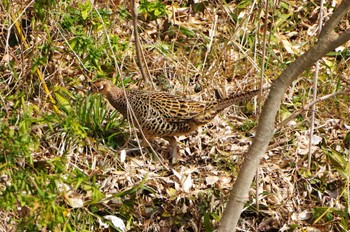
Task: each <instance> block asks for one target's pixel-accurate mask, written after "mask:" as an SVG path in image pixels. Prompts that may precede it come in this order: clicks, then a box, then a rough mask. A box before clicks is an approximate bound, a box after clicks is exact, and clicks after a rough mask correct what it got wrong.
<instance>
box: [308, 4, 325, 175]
mask: <svg viewBox="0 0 350 232" xmlns="http://www.w3.org/2000/svg"><path fill="white" fill-rule="evenodd" d="M322 23H323V0H321V2H320V17H319V21H318V32H321V31H322ZM318 34H319V33H318ZM319 67H320V61H319V60H318V61H317V62H316V67H315V75H314V81H313V82H314V86H313V94H312V100H313V101H315V100H316V98H317V80H318V72H319V71H318V70H319ZM315 111H316V104H313V105H312V109H311V120H310V133H309V151H308V169H309V170H310V168H311V158H312V150H311V147H312V146H311V144H312V137H313V134H314V127H315Z"/></svg>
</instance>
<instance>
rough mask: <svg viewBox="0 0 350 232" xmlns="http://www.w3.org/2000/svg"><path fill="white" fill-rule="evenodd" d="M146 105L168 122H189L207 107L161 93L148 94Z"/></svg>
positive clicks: (203, 103) (200, 103)
mask: <svg viewBox="0 0 350 232" xmlns="http://www.w3.org/2000/svg"><path fill="white" fill-rule="evenodd" d="M146 102H147V101H146ZM146 104H147V103H146ZM148 104H149V105H150V106H151V107H152V108H154V109H155V110H157V111H158V112H160V114H161V115H162V116H163V118H164V119H166V120H167V121H168V122H184V121H187V120H190V119H192V118H194V117H196V116H197V115H199V114H201V113H202V112H203V111H205V109H206V107H207V103H206V102H198V101H194V100H190V99H183V98H181V97H178V96H174V95H170V94H167V93H163V92H152V93H148Z"/></svg>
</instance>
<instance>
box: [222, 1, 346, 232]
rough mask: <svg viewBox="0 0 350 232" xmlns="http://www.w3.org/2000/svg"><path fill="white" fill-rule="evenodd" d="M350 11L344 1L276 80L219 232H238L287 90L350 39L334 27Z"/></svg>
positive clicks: (232, 191) (233, 189)
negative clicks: (315, 40)
mask: <svg viewBox="0 0 350 232" xmlns="http://www.w3.org/2000/svg"><path fill="white" fill-rule="evenodd" d="M349 9H350V0H344V1H343V2H342V3H341V4H340V5H339V6H338V7H337V8H336V10H335V11H334V13H333V15H332V16H331V18H330V19H329V21H328V22H326V24H325V25H324V28H323V30H322V32H321V33H320V36H319V40H318V42H316V43H315V45H314V46H312V47H311V48H310V50H309V51H307V52H305V53H304V54H303V55H301V56H300V57H299V58H298V59H296V60H295V61H294V62H293V63H291V64H290V65H289V66H288V67H287V68H286V69H285V70H284V71H283V72H282V73H281V75H280V76H279V77H278V78H277V79H276V80H275V81H273V83H272V85H271V91H270V94H269V96H268V98H267V100H266V102H265V104H264V107H263V109H262V113H261V116H260V119H259V123H258V126H257V133H256V137H255V138H254V140H253V143H252V145H251V146H250V148H249V150H248V153H247V156H246V157H245V160H244V163H243V165H242V167H241V169H240V172H239V174H238V177H237V180H236V183H235V184H234V186H233V188H232V190H231V194H230V197H229V201H228V203H227V206H226V209H225V211H224V214H223V216H222V219H221V222H220V225H219V228H218V231H224V232H226V231H235V229H236V225H237V222H238V219H239V217H240V214H241V211H242V209H243V204H244V201H245V199H247V197H248V192H249V189H250V186H251V183H252V181H253V178H254V175H255V171H256V170H257V168H258V166H259V162H260V158H261V157H262V155H263V154H264V153H265V151H266V149H267V147H268V144H269V142H270V140H271V138H272V136H273V134H274V131H275V118H276V114H277V111H278V109H279V107H280V105H281V101H282V99H283V96H284V94H285V92H286V89H287V88H288V87H289V86H290V85H291V83H292V82H293V81H294V80H295V79H297V77H298V76H299V75H300V74H301V73H302V72H303V71H304V70H306V69H307V68H309V67H311V66H312V65H313V64H314V63H315V62H316V61H317V60H319V59H320V58H322V57H323V56H325V55H326V54H327V53H328V52H330V51H333V50H334V49H335V48H337V47H339V46H340V45H342V44H343V43H344V42H346V41H348V40H349V39H350V35H349V33H348V32H343V34H341V35H338V34H337V33H336V32H335V31H334V28H335V27H336V26H337V25H338V23H339V21H340V20H341V19H342V18H343V16H344V15H345V14H346V13H347V12H348V11H349Z"/></svg>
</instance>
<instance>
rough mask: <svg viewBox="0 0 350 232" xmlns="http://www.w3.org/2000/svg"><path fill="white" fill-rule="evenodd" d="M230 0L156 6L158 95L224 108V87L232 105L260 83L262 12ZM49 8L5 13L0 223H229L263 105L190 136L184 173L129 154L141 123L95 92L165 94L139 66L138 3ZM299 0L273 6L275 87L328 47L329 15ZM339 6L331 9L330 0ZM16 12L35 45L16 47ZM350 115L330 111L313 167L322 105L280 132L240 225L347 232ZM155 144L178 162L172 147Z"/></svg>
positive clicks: (327, 78) (323, 78)
mask: <svg viewBox="0 0 350 232" xmlns="http://www.w3.org/2000/svg"><path fill="white" fill-rule="evenodd" d="M49 3H52V5H50V4H49ZM217 3H218V4H214V3H210V2H199V3H196V4H192V5H188V4H187V3H185V2H183V1H176V2H174V3H173V5H170V3H168V4H166V3H164V5H162V6H163V7H165V9H166V14H164V15H160V16H158V18H157V19H156V20H150V19H149V18H148V17H150V16H149V15H152V9H153V8H150V9H149V15H145V14H143V13H140V20H139V27H140V28H139V29H140V36H141V38H142V40H141V43H142V46H143V52H144V56H145V58H146V60H147V65H148V69H149V71H150V74H151V76H152V81H153V83H154V84H155V86H156V89H157V90H158V91H167V92H170V93H173V94H178V95H182V96H184V97H188V98H193V99H198V100H210V99H214V98H215V91H218V92H219V93H220V94H222V95H223V96H225V95H228V94H230V93H234V92H236V91H244V90H247V89H252V88H257V87H259V74H260V66H261V63H262V57H261V54H262V50H261V49H262V46H261V40H262V33H263V31H262V28H263V25H262V23H263V22H264V19H263V16H262V15H263V14H262V9H263V6H260V5H256V3H255V2H253V3H252V2H250V1H243V2H241V3H240V4H239V5H237V4H236V3H234V2H230V3H225V2H223V1H217ZM245 3H246V5H244V4H245ZM41 4H42V7H38V6H37V5H34V4H33V2H26V3H23V2H21V1H17V2H16V1H11V3H6V2H4V3H1V5H0V7H1V9H2V10H1V11H0V18H1V19H2V20H1V25H0V26H1V29H0V30H1V38H2V39H1V40H0V60H1V61H0V118H1V120H0V139H1V141H0V151H1V156H0V162H1V164H0V173H1V175H0V193H1V198H2V199H1V200H0V202H2V203H0V206H1V211H0V214H1V215H2V216H1V220H0V221H1V223H0V230H3V231H11V230H15V228H17V230H25V229H26V230H28V231H38V230H41V231H46V230H56V231H58V230H72V231H73V230H74V231H83V230H88V231H99V230H101V231H102V230H107V229H104V228H103V227H102V223H99V220H102V221H104V222H107V223H109V226H110V227H113V225H112V224H111V222H109V221H108V220H106V219H105V218H104V216H106V215H115V216H117V217H119V218H121V219H122V220H123V221H124V223H125V225H126V227H127V229H128V230H131V231H141V230H142V231H165V230H166V229H169V228H171V229H172V231H211V230H214V229H215V228H216V227H217V225H218V221H219V219H220V217H221V215H222V212H223V209H224V207H225V202H226V199H227V197H228V191H229V190H230V188H231V186H232V184H233V183H234V181H235V176H236V174H237V172H238V170H239V168H240V164H241V162H242V159H243V158H244V152H245V151H246V149H247V147H248V146H249V144H250V140H251V137H253V136H254V127H255V125H256V122H257V117H258V115H255V114H254V112H255V106H254V104H253V103H248V104H247V105H243V106H241V107H232V108H230V109H228V110H226V111H225V112H224V113H223V114H221V115H220V116H218V117H217V118H216V119H215V120H214V121H213V122H212V123H210V124H208V125H207V126H205V127H203V128H201V129H200V130H198V131H197V132H195V133H193V134H191V135H190V136H188V137H180V138H179V139H178V141H179V145H180V148H181V149H180V153H181V156H182V159H181V160H180V161H179V163H178V164H176V165H174V166H168V168H165V167H164V166H162V165H160V164H159V161H157V159H156V158H155V156H154V155H152V153H150V152H149V151H146V152H144V153H143V154H142V155H140V154H129V155H127V156H126V157H124V156H123V151H122V150H123V149H124V147H123V145H124V144H125V143H126V142H127V141H128V139H131V140H133V139H134V135H133V133H131V132H130V131H129V128H130V127H129V126H128V123H127V122H125V121H123V120H122V119H121V118H120V115H119V114H118V113H115V112H113V109H111V107H110V106H109V105H108V104H107V103H106V102H104V101H103V100H101V99H100V98H98V97H96V96H91V95H90V93H88V92H87V91H86V90H85V88H86V86H87V83H88V82H89V81H91V80H95V79H96V78H99V77H108V78H113V79H115V80H116V81H117V83H118V84H119V85H122V83H123V84H125V85H126V87H127V88H128V87H135V86H136V87H139V88H144V89H151V88H152V87H151V86H148V85H145V83H143V82H142V77H141V76H140V74H139V71H138V67H137V63H136V62H137V60H136V56H135V51H134V43H133V37H132V30H131V29H132V28H131V26H130V25H131V16H130V15H129V13H128V10H127V9H128V7H129V5H128V4H129V2H128V1H118V3H112V2H109V1H96V2H95V5H93V6H91V5H89V4H88V1H87V2H80V1H69V2H65V3H64V2H60V1H47V2H42V3H41ZM298 4H299V5H298V7H295V6H293V7H292V6H291V5H289V3H288V2H280V4H279V5H276V6H273V7H272V8H271V9H270V12H269V20H268V22H269V25H268V29H269V30H268V31H269V33H268V49H267V54H266V57H264V58H265V59H266V64H265V65H266V67H265V81H266V82H270V81H272V80H273V79H274V78H275V77H277V76H278V74H279V73H280V72H281V71H282V70H283V68H284V67H285V66H286V65H287V64H288V63H290V62H291V61H293V59H294V57H295V56H297V55H299V54H301V53H302V52H303V51H305V50H306V49H308V47H309V45H310V44H311V43H312V42H313V41H315V34H312V33H311V32H313V31H314V27H315V25H316V24H317V7H316V6H315V5H313V3H311V2H308V1H305V2H300V3H298ZM40 9H44V10H43V11H40ZM158 10H159V9H158ZM160 10H162V8H161V7H160ZM326 10H327V14H328V13H329V14H331V13H332V8H331V7H330V6H327V8H326ZM97 11H98V12H99V14H97ZM11 13H14V15H16V16H20V18H21V19H26V20H27V21H25V22H27V23H29V24H30V27H29V28H28V29H27V30H26V29H25V27H23V28H22V30H23V32H24V36H25V38H26V39H27V40H28V48H26V47H25V46H24V44H23V42H20V43H19V44H16V39H15V37H13V36H14V35H15V34H16V33H15V31H14V30H13V22H14V21H13V19H11ZM216 17H217V18H216ZM18 22H21V20H19V21H18ZM22 26H24V24H23V25H22ZM8 35H10V37H8ZM7 38H9V40H7ZM6 41H8V42H9V43H6ZM12 43H15V45H14V46H12ZM10 45H11V46H10ZM344 51H345V52H343V53H342V54H340V53H339V54H333V55H334V56H332V55H330V56H328V57H326V58H324V59H323V60H322V61H321V69H320V88H319V94H320V95H325V94H329V93H332V92H334V91H337V90H338V89H342V88H343V85H344V83H349V79H348V77H347V76H348V74H349V66H348V62H347V59H348V55H347V54H346V52H347V50H346V49H345V50H344ZM35 68H38V70H39V71H40V72H41V73H42V74H43V77H44V80H45V83H46V84H47V86H48V89H49V91H50V94H52V96H53V97H54V98H55V99H56V102H57V103H56V105H57V106H58V108H59V110H60V112H61V113H60V114H57V113H55V111H54V108H53V104H52V103H51V102H50V100H49V98H48V94H47V93H46V92H45V91H44V90H43V88H42V87H43V83H42V82H41V81H40V80H39V78H38V76H37V74H36V73H35ZM312 72H313V70H308V71H307V72H305V73H304V74H303V76H302V77H301V78H300V79H299V80H298V81H297V82H296V83H294V85H293V86H292V87H291V88H290V90H289V92H288V93H287V94H286V98H285V101H284V103H283V105H282V107H281V110H280V113H279V116H278V117H279V121H280V122H281V121H283V119H285V118H286V117H288V116H289V115H290V114H291V113H293V112H294V111H296V110H298V109H299V108H300V107H302V106H303V105H305V104H306V103H307V102H309V101H310V100H309V99H310V98H311V96H312V94H311V86H312V82H311V77H312ZM348 106H349V97H348V96H343V95H342V96H337V97H335V98H334V99H332V100H327V101H326V102H321V103H319V104H318V105H317V112H316V130H315V135H316V136H317V138H319V139H320V140H319V141H316V142H315V144H312V150H313V163H312V168H311V170H308V169H307V155H306V153H305V152H306V151H307V150H308V146H309V144H308V128H309V117H308V112H306V113H303V114H302V115H300V116H299V117H297V118H296V119H295V120H293V121H291V122H290V123H289V124H288V125H287V126H285V127H283V128H282V129H281V130H279V131H278V132H277V133H276V135H275V137H274V141H273V142H272V144H271V149H270V150H269V152H268V153H267V154H266V156H265V157H264V159H263V160H262V161H261V166H260V170H259V171H260V179H259V180H258V184H257V185H255V184H253V185H252V189H251V194H250V199H246V200H247V205H246V208H245V210H244V212H243V213H242V220H241V221H240V225H239V228H237V229H238V230H241V231H277V230H281V231H284V230H290V231H292V230H295V231H305V230H308V228H312V229H314V230H319V231H346V230H347V229H348V227H347V225H348V223H349V221H348V220H349V219H348V216H347V215H346V214H347V211H346V205H347V202H348V201H349V199H348V198H347V195H346V194H348V193H347V192H346V191H347V190H346V185H347V181H348V179H347V178H349V171H348V170H349V167H348V166H347V165H348V164H347V157H346V156H345V149H344V146H343V139H344V137H345V134H346V132H347V131H348V130H349V125H350V121H349V108H348ZM131 143H132V142H131ZM128 146H131V145H130V143H129V144H128ZM153 147H154V149H155V150H156V151H157V152H158V153H159V154H161V155H165V154H163V153H164V147H165V142H164V141H162V140H159V141H156V142H155V144H153ZM164 162H165V163H166V164H167V161H166V160H165V161H164ZM256 186H258V189H257V190H256V189H255V188H256ZM256 193H258V194H259V211H258V210H256V202H255V195H256ZM82 203H83V204H82Z"/></svg>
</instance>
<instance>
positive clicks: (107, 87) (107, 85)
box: [91, 79, 114, 95]
mask: <svg viewBox="0 0 350 232" xmlns="http://www.w3.org/2000/svg"><path fill="white" fill-rule="evenodd" d="M113 86H114V84H113V82H112V81H110V80H106V79H99V80H97V81H94V82H92V83H91V92H92V93H101V94H103V95H106V94H107V93H108V92H110V91H111V89H112V87H113Z"/></svg>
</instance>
